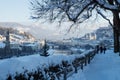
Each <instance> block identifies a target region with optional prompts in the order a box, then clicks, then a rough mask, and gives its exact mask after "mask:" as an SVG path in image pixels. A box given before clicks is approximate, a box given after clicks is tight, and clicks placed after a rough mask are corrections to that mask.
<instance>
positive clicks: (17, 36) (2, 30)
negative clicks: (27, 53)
mask: <svg viewBox="0 0 120 80" xmlns="http://www.w3.org/2000/svg"><path fill="white" fill-rule="evenodd" d="M7 30H9V32H10V38H11V40H13V41H19V40H30V39H35V38H34V36H33V35H31V34H30V33H28V32H24V31H21V30H16V29H13V28H7V27H3V26H2V27H1V26H0V35H1V36H3V37H5V36H6V32H7Z"/></svg>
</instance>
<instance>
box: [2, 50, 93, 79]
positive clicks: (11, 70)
mask: <svg viewBox="0 0 120 80" xmlns="http://www.w3.org/2000/svg"><path fill="white" fill-rule="evenodd" d="M90 51H93V50H89V51H86V52H85V53H83V54H81V55H51V56H48V57H43V56H40V55H39V54H35V55H30V56H24V57H19V58H18V57H13V58H9V59H4V60H0V80H5V79H6V77H7V76H8V75H9V74H12V75H15V73H16V72H17V73H22V72H24V71H25V70H28V71H29V72H31V71H34V70H36V69H37V68H38V67H39V68H43V67H44V68H47V67H49V66H50V65H56V64H60V63H61V62H62V61H63V60H64V61H68V62H69V63H71V62H72V61H73V60H74V59H75V58H77V57H83V56H85V54H87V53H88V52H90Z"/></svg>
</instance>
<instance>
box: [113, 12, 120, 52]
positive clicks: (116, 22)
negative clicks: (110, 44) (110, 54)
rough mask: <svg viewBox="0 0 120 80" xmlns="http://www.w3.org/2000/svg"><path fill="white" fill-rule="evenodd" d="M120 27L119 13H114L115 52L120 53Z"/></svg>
mask: <svg viewBox="0 0 120 80" xmlns="http://www.w3.org/2000/svg"><path fill="white" fill-rule="evenodd" d="M119 26H120V18H119V12H116V11H114V12H113V34H114V52H115V53H117V52H119Z"/></svg>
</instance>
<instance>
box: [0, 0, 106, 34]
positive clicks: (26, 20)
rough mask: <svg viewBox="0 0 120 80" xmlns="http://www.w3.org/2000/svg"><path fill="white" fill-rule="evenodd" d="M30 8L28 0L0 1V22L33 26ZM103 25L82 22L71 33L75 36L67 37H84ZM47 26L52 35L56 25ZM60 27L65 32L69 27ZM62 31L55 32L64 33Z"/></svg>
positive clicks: (67, 25)
mask: <svg viewBox="0 0 120 80" xmlns="http://www.w3.org/2000/svg"><path fill="white" fill-rule="evenodd" d="M30 7H31V6H30V0H0V22H17V23H22V24H27V25H28V24H30V23H33V24H34V23H35V21H34V20H32V19H30V16H31V12H32V11H31V10H30ZM91 21H92V22H91ZM96 21H97V20H96ZM93 23H94V24H93ZM101 23H102V25H101ZM40 24H41V23H40ZM105 24H106V21H104V20H103V19H102V20H100V19H99V20H98V21H97V22H94V20H89V21H88V22H84V23H83V24H81V25H79V26H80V29H79V30H78V29H77V31H76V30H75V31H76V32H75V31H73V33H75V34H73V33H72V32H71V33H69V35H70V36H75V35H76V36H77V35H84V34H85V33H88V32H91V31H93V30H95V29H97V28H98V27H100V26H104V25H105ZM49 25H51V24H48V23H45V25H43V27H44V26H47V27H46V29H47V31H48V29H54V31H53V32H52V33H55V31H56V28H55V27H56V26H55V25H56V24H55V25H52V26H51V27H49ZM107 25H108V23H107ZM39 26H40V25H39ZM62 26H63V27H64V28H63V29H64V30H65V27H69V24H66V25H62ZM63 29H62V30H60V31H57V32H65V31H64V30H63ZM42 34H43V33H42ZM45 34H46V33H45ZM55 34H56V33H55ZM57 34H58V33H57ZM60 34H61V33H59V35H60ZM52 36H53V35H52ZM57 36H58V35H57ZM67 36H68V35H67Z"/></svg>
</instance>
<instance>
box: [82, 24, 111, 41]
mask: <svg viewBox="0 0 120 80" xmlns="http://www.w3.org/2000/svg"><path fill="white" fill-rule="evenodd" d="M93 37H94V38H95V39H96V40H102V39H113V30H112V27H110V26H108V27H100V28H99V29H97V30H95V31H94V32H92V33H87V34H85V35H84V36H83V37H82V38H85V39H94V38H93Z"/></svg>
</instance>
